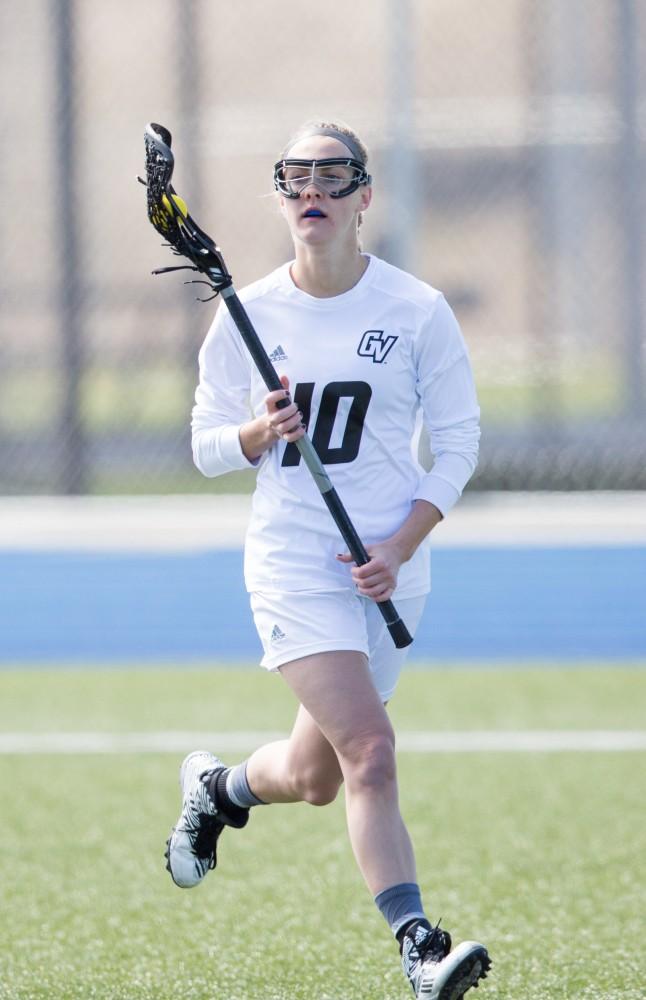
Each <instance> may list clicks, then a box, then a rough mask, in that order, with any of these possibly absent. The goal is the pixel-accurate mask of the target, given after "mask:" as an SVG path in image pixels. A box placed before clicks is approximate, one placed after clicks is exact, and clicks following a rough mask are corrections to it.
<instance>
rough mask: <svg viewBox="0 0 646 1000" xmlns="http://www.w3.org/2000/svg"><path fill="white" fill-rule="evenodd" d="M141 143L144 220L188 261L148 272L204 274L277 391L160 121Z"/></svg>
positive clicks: (325, 482)
mask: <svg viewBox="0 0 646 1000" xmlns="http://www.w3.org/2000/svg"><path fill="white" fill-rule="evenodd" d="M144 143H145V146H146V179H145V180H143V179H142V178H141V177H140V178H139V180H140V181H141V182H142V184H145V185H146V193H147V198H148V218H149V219H150V221H151V222H152V224H153V226H154V227H155V229H156V230H157V232H158V233H159V234H160V235H161V236H163V237H164V239H165V240H166V243H167V245H168V246H170V248H171V250H172V251H173V253H175V254H177V256H179V257H186V258H187V259H188V260H189V261H190V264H182V265H176V266H175V267H162V268H158V269H157V270H156V271H153V274H165V273H167V272H169V271H182V270H188V271H197V272H199V273H200V274H201V275H204V278H202V279H198V280H197V281H195V282H194V283H195V284H199V283H202V284H205V285H207V286H208V287H209V288H210V290H211V291H212V292H213V295H212V296H210V297H209V299H202V300H201V301H205V302H208V301H210V299H211V298H215V296H216V295H218V293H220V294H221V295H222V298H223V299H224V301H225V303H226V305H227V308H228V310H229V312H230V314H231V317H232V319H233V321H234V323H235V325H236V327H237V328H238V330H239V332H240V336H241V337H242V339H243V341H244V343H245V345H246V347H247V349H248V351H249V353H250V354H251V357H252V359H253V361H254V364H255V365H256V367H257V369H258V371H259V372H260V375H261V376H262V379H263V381H264V383H265V385H266V386H267V388H268V389H269V390H270V392H274V391H276V390H281V389H282V388H283V386H282V383H281V381H280V379H279V378H278V375H277V373H276V370H275V368H274V366H273V365H272V363H271V361H270V360H269V356H268V354H267V352H266V351H265V348H264V347H263V345H262V342H261V340H260V338H259V337H258V334H257V333H256V331H255V329H254V327H253V325H252V323H251V320H250V319H249V316H248V315H247V312H246V310H245V308H244V306H243V305H242V303H241V302H240V299H239V298H238V296H237V294H236V292H235V289H234V288H233V279H232V278H231V275H230V274H229V272H228V270H227V267H226V264H225V263H224V258H223V257H222V254H221V252H220V249H219V247H217V246H216V245H215V243H214V242H213V240H212V239H211V238H210V236H207V234H206V233H205V232H204V231H203V230H202V229H200V227H199V226H198V225H197V224H196V222H195V221H194V220H193V219H192V218H191V216H190V215H189V213H188V209H187V208H186V203H185V202H184V201H183V200H182V199H181V198H180V197H179V196H178V195H177V192H176V191H175V189H174V187H173V186H172V184H171V177H172V176H173V168H174V165H175V158H174V156H173V153H172V152H171V148H170V147H171V134H170V132H169V131H168V129H167V128H164V127H163V126H162V125H156V124H155V123H154V122H151V124H150V125H147V126H146V130H145V133H144ZM191 283H193V282H191ZM277 405H278V407H279V408H280V407H284V406H288V405H289V398H286V399H284V400H281V401H280V402H279V403H278V404H277ZM295 444H296V447H297V448H298V450H299V452H300V453H301V455H302V457H303V460H304V462H305V464H306V465H307V468H308V469H309V471H310V473H311V474H312V476H313V478H314V481H315V483H316V485H317V486H318V489H319V491H320V493H321V496H322V497H323V500H324V501H325V503H326V505H327V508H328V510H329V511H330V514H331V515H332V517H333V519H334V522H335V524H336V526H337V528H338V529H339V531H340V532H341V535H342V537H343V540H344V541H345V544H346V545H347V547H348V550H349V552H350V553H351V555H352V558H353V559H354V561H355V562H356V564H357V566H363V565H364V564H365V563H367V562H369V560H370V557H369V555H368V553H367V552H366V550H365V548H364V546H363V543H362V541H361V539H360V538H359V536H358V534H357V532H356V529H355V527H354V525H353V524H352V521H351V520H350V518H349V516H348V513H347V511H346V509H345V507H344V506H343V504H342V503H341V500H340V498H339V495H338V494H337V492H336V490H335V488H334V486H333V485H332V482H331V480H330V477H329V476H328V474H327V472H326V471H325V468H324V467H323V464H322V462H321V460H320V458H319V456H318V454H317V452H316V450H315V448H314V446H313V444H312V442H311V440H310V438H309V437H308V436H307V435H304V436H303V437H302V438H300V439H299V440H298V441H296V442H295ZM376 604H377V607H378V608H379V610H380V612H381V614H382V615H383V618H384V621H385V622H386V625H387V626H388V631H389V632H390V634H391V636H392V639H393V642H394V643H395V646H396V647H397V648H398V649H402V648H403V647H404V646H409V645H410V643H411V642H412V641H413V640H412V637H411V635H410V633H409V631H408V629H407V628H406V626H405V625H404V623H403V621H402V620H401V618H400V617H399V615H398V613H397V610H396V608H395V606H394V604H393V602H392V601H389V600H388V601H377V602H376Z"/></svg>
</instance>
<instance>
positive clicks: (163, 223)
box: [144, 122, 232, 301]
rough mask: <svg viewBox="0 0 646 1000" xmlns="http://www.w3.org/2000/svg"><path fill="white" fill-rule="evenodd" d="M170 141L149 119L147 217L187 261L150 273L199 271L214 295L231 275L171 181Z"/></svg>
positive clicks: (170, 137)
mask: <svg viewBox="0 0 646 1000" xmlns="http://www.w3.org/2000/svg"><path fill="white" fill-rule="evenodd" d="M171 142H172V136H171V134H170V132H169V130H168V129H167V128H164V126H163V125H158V124H157V123H156V122H151V123H150V124H149V125H147V126H146V129H145V132H144V145H145V149H146V179H145V181H144V183H145V185H146V200H147V207H148V218H149V220H150V222H151V223H152V225H153V226H154V227H155V229H156V231H157V232H158V233H159V234H160V236H163V238H164V240H165V241H166V244H167V245H168V246H170V248H171V250H172V251H173V253H175V254H177V255H178V256H180V257H186V258H187V259H188V260H189V261H190V262H191V263H190V265H184V267H182V266H178V267H163V268H158V269H157V270H156V271H153V274H164V273H166V272H168V271H179V270H182V269H184V268H187V269H189V270H193V271H199V272H200V273H201V274H203V275H204V276H205V279H206V281H205V282H204V283H205V284H207V285H208V286H209V287H210V288H211V290H212V291H213V292H214V293H215V295H217V294H218V292H220V291H222V289H223V288H226V287H227V286H228V285H230V284H231V280H232V279H231V275H230V274H229V272H228V271H227V268H226V265H225V263H224V259H223V257H222V254H221V253H220V248H219V247H218V246H216V244H215V243H214V241H213V240H212V239H211V237H210V236H207V234H206V233H205V232H204V231H203V230H202V229H200V227H199V226H198V225H197V223H196V222H195V220H194V219H193V218H191V216H190V215H189V212H188V209H187V208H186V202H185V201H184V200H183V199H182V198H180V197H179V196H178V195H177V192H176V191H175V188H174V187H173V185H172V184H171V178H172V176H173V170H174V167H175V157H174V156H173V153H172V151H171ZM205 301H208V300H205Z"/></svg>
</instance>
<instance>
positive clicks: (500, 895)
mask: <svg viewBox="0 0 646 1000" xmlns="http://www.w3.org/2000/svg"><path fill="white" fill-rule="evenodd" d="M645 705H646V671H644V670H639V669H631V668H628V667H626V668H620V667H617V668H601V667H597V668H594V669H584V668H581V667H580V668H577V669H570V670H565V669H564V670H560V669H556V668H554V667H551V668H545V669H538V668H536V669H527V670H525V671H511V670H508V669H498V670H496V669H485V668H479V669H473V670H470V669H455V670H451V671H443V670H437V669H433V670H429V671H415V670H411V671H409V672H408V673H407V675H406V677H405V679H404V680H403V682H402V684H401V688H400V691H399V692H398V694H397V696H396V698H395V699H394V701H393V704H392V715H393V718H394V721H395V723H396V726H397V729H398V730H400V731H406V730H420V729H423V728H431V729H476V728H477V729H523V728H528V729H532V728H534V729H545V728H559V729H563V728H570V729H583V728H604V729H622V728H624V729H631V728H632V729H634V728H644V718H645V717H646V716H645V713H644V708H645ZM293 707H294V706H293V701H292V698H291V696H290V695H289V694H288V693H287V692H286V691H285V690H284V688H283V685H282V682H281V681H280V680H279V679H278V678H275V677H267V676H266V675H265V674H264V673H261V672H258V671H251V670H246V671H245V670H224V669H213V670H210V671H207V670H190V671H181V670H179V669H171V668H166V669H163V670H157V669H145V670H142V669H137V670H126V669H119V670H114V671H108V670H96V671H95V670H89V669H88V670H55V669H52V670H33V671H28V670H23V671H18V670H16V671H4V672H0V728H1V730H2V731H4V732H7V731H16V730H19V731H27V730H28V731H30V732H44V731H47V732H51V731H57V730H64V731H75V730H78V731H88V730H90V731H91V730H105V731H110V732H117V731H122V732H123V731H135V730H157V729H159V730H168V729H172V730H187V729H195V730H202V731H204V730H212V731H214V733H216V732H218V731H220V732H226V731H232V730H241V729H244V730H268V729H278V730H282V729H284V728H286V727H288V725H289V722H290V719H291V716H292V714H293ZM213 749H214V750H217V747H213ZM645 763H646V759H645V755H644V754H643V753H636V752H616V753H599V752H596V753H583V752H571V753H479V754H476V753H458V754H450V753H437V754H418V753H402V754H400V760H399V770H400V786H401V801H402V810H403V813H404V815H405V818H406V820H407V822H408V825H409V828H410V832H411V834H412V837H413V840H414V843H415V845H416V850H417V861H418V870H419V879H420V882H421V884H422V888H423V891H424V895H425V898H426V900H427V906H428V909H429V911H430V915H431V916H433V917H436V918H437V917H439V916H442V918H443V921H442V922H443V925H444V926H446V927H447V928H448V929H450V930H451V932H452V933H453V934H454V938H455V939H456V940H461V939H464V938H472V937H475V938H477V939H480V940H483V941H484V942H485V943H486V944H487V946H488V947H489V949H490V952H491V955H492V958H493V962H494V965H493V969H492V973H491V975H490V977H489V978H488V979H487V980H486V982H485V983H484V984H482V986H481V987H480V989H479V991H478V993H477V994H475V993H474V994H473V997H474V1000H475V998H476V997H478V1000H487V998H489V1000H494V998H495V1000H502V998H505V1000H545V998H550V1000H552V998H563V1000H565V998H568V1000H569V998H582V1000H584V998H585V1000H642V998H643V996H644V992H643V984H644V982H646V958H645V957H644V953H643V949H642V948H641V945H640V940H641V935H642V932H643V921H644V884H645V881H646V860H645V859H646V824H644V801H645V792H646V778H645V777H644V774H645V771H646V768H645V767H644V765H645ZM178 764H179V758H178V755H177V754H132V755H126V754H104V755H102V754H87V755H69V754H51V755H45V754H40V755H28V754H26V755H17V754H5V755H2V756H0V838H1V840H0V842H1V844H2V852H1V853H0V940H1V941H2V948H1V949H0V997H2V998H11V1000H13V998H16V1000H27V998H34V1000H35V998H39V1000H40V998H43V1000H45V998H47V1000H64V998H65V1000H67V998H78V1000H86V998H101V1000H103V998H105V1000H108V998H133V1000H153V998H154V1000H171V998H172V1000H176V998H180V997H181V998H194V1000H212V998H217V1000H237V998H241V1000H242V998H249V1000H306V998H307V1000H373V998H375V1000H376V998H384V1000H405V998H408V997H410V995H411V994H410V989H409V987H408V985H407V984H406V982H405V980H404V979H403V977H402V974H401V971H400V969H399V963H398V954H397V949H396V947H395V945H394V943H393V941H392V940H391V938H390V936H389V932H388V929H387V928H386V925H385V924H384V923H383V920H382V918H381V916H380V915H379V913H378V912H377V911H376V909H375V907H374V904H373V902H372V900H371V898H370V896H369V894H368V892H367V891H366V889H365V888H364V886H363V883H362V880H361V878H360V876H359V874H358V872H357V870H356V867H355V864H354V861H353V858H352V854H351V851H350V848H349V846H348V842H347V837H346V833H345V823H344V811H343V796H342V795H341V796H340V798H339V799H338V800H337V802H336V803H334V804H333V805H332V806H328V807H326V808H324V809H317V808H314V807H310V806H306V805H295V806H283V807H273V808H259V809H257V810H255V811H254V813H253V815H252V820H251V822H250V823H249V825H248V827H247V828H246V829H245V830H243V831H239V832H238V831H225V833H224V835H223V837H222V841H221V849H220V863H219V866H218V869H217V871H216V872H215V873H211V874H210V875H209V877H208V879H207V880H206V882H205V883H204V885H202V886H200V887H198V888H197V889H195V890H192V891H185V890H180V889H178V888H176V887H175V886H174V885H173V884H172V882H171V880H170V878H169V876H168V874H167V873H166V871H165V870H164V859H163V849H164V841H165V838H166V837H167V835H168V831H169V828H170V826H171V825H172V823H173V822H174V820H175V819H176V817H177V814H178V809H179V793H178V787H177V767H178ZM471 995H472V994H469V1000H470V998H471Z"/></svg>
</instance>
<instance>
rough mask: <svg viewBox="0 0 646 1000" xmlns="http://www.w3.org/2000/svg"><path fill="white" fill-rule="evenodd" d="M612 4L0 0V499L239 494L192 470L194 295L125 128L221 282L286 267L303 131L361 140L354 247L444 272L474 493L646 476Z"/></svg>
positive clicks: (637, 289)
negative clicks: (462, 381) (363, 189)
mask: <svg viewBox="0 0 646 1000" xmlns="http://www.w3.org/2000/svg"><path fill="white" fill-rule="evenodd" d="M645 39H646V8H645V7H644V5H643V4H641V3H639V2H638V0H541V3H536V2H535V0H490V2H489V3H487V4H476V3H474V2H473V0H434V2H433V3H428V2H426V0H355V2H354V3H352V4H347V3H345V2H341V0H329V2H328V3H327V4H325V5H324V7H323V8H321V7H317V6H316V5H313V4H311V3H305V2H301V0H294V2H293V3H292V4H290V5H288V7H286V8H277V7H276V6H275V5H272V4H267V3H266V2H265V0H246V2H245V3H243V4H219V3H215V2H211V3H207V2H206V0H155V3H154V4H151V3H150V0H127V2H126V0H112V2H111V3H109V4H106V3H99V0H21V3H20V4H16V3H14V4H9V3H5V4H2V5H0V57H1V58H0V92H1V94H2V97H1V99H0V100H1V105H0V132H1V135H2V145H3V155H2V158H1V160H0V185H1V186H0V189H1V190H2V196H3V197H2V201H3V210H2V214H1V217H0V297H1V303H2V304H1V308H0V324H1V329H0V492H3V493H7V494H21V493H72V494H73V493H86V492H89V493H106V492H107V493H118V492H125V493H133V492H148V493H154V492H169V491H170V492H191V491H195V490H201V489H208V490H213V489H228V490H237V489H248V488H250V487H251V485H252V484H251V481H250V478H249V475H248V474H246V473H245V474H240V475H239V476H238V475H232V476H230V477H225V478H224V479H223V480H222V481H219V482H216V483H213V482H207V481H205V480H203V479H202V477H200V475H199V474H198V473H197V471H196V470H194V469H193V467H192V463H191V457H190V446H189V430H188V425H189V415H190V409H191V405H192V395H193V391H194V385H195V381H196V360H197V352H198V349H199V346H200V343H201V341H202V339H203V337H204V334H205V332H206V330H207V328H208V326H209V323H210V320H211V317H212V314H213V306H214V304H210V305H203V304H201V303H198V302H196V301H195V294H194V291H195V290H194V288H191V287H190V286H189V287H188V288H185V287H184V286H183V285H182V284H181V281H180V280H179V278H178V277H177V276H174V277H166V278H152V277H150V271H151V270H152V269H153V268H154V267H156V266H160V265H164V264H169V263H171V260H170V258H169V254H168V251H167V250H165V249H162V248H161V247H160V246H159V240H158V238H157V237H156V235H155V233H154V231H153V230H152V228H151V227H150V225H149V223H148V221H147V218H146V211H145V198H144V192H143V189H142V188H140V187H139V185H137V183H136V180H135V176H136V174H137V173H138V172H141V170H142V166H143V128H144V125H145V124H146V122H148V121H150V120H153V121H157V122H161V123H162V124H164V125H166V126H167V127H169V128H170V129H171V131H172V132H173V136H174V146H175V149H176V152H177V166H176V176H175V180H176V187H177V188H178V189H179V191H180V192H181V194H182V195H183V196H184V197H185V198H186V199H187V201H188V203H189V206H190V209H191V212H192V214H193V215H194V217H196V218H197V219H198V221H199V222H200V224H202V225H203V226H204V228H205V229H206V230H207V231H208V232H210V233H211V234H212V235H214V236H215V237H216V238H217V240H218V242H219V243H220V245H221V246H222V247H223V249H224V252H225V256H226V259H227V263H228V265H229V267H230V269H231V271H232V273H233V275H234V278H235V281H236V285H237V287H241V286H242V285H244V284H245V283H246V282H248V281H251V280H254V279H255V278H257V277H259V276H260V275H261V274H263V273H266V272H267V271H269V270H270V269H271V268H273V267H275V266H277V265H278V264H279V263H281V262H282V261H283V260H285V259H287V258H288V257H289V256H291V246H290V242H289V238H288V234H287V231H286V229H285V227H284V225H283V223H282V220H281V219H280V216H279V214H278V212H277V209H276V204H275V201H274V198H273V197H272V194H271V191H272V184H271V167H272V164H273V162H274V159H275V158H276V155H277V153H278V152H279V151H280V150H281V148H282V146H283V145H284V143H285V141H286V138H287V137H288V136H289V135H290V134H291V133H292V131H293V130H294V128H295V127H296V126H297V125H299V124H300V123H301V121H303V120H305V119H308V118H311V117H318V116H324V117H326V118H333V119H334V118H341V119H343V120H346V121H348V122H350V124H352V125H353V126H354V127H355V128H356V130H357V131H358V132H359V134H360V135H361V136H362V137H363V138H364V139H365V140H366V142H367V144H368V146H369V148H370V150H371V172H372V174H373V177H374V179H375V197H374V200H373V205H372V206H371V208H370V211H369V212H368V213H367V217H366V221H365V226H364V230H363V243H364V246H365V248H366V249H367V250H373V251H374V252H375V253H377V254H379V255H381V256H384V257H386V258H387V259H389V260H391V261H392V262H393V263H395V264H399V265H400V266H403V267H406V268H409V269H410V270H412V271H414V272H415V273H416V274H417V275H418V276H419V277H421V278H423V279H425V280H427V281H429V282H430V283H431V284H433V285H435V286H436V287H439V288H441V289H442V290H443V291H444V292H445V293H446V295H447V298H448V299H449V301H450V302H451V303H452V305H453V307H454V309H455V311H456V313H457V315H458V317H459V319H460V322H461V324H462V327H463V330H464V332H465V335H466V337H467V340H468V342H469V345H470V349H471V352H472V357H473V362H474V367H475V372H476V379H477V383H478V387H479V394H480V398H481V404H482V412H483V439H482V458H481V463H480V467H479V470H478V473H477V475H476V477H475V479H474V480H473V483H472V488H474V489H478V488H480V489H490V488H496V489H506V488H509V489H515V488H523V489H527V488H544V489H589V488H616V487H619V488H633V489H634V488H644V487H646V402H645V373H644V293H643V289H644V284H645V282H644V278H645V277H646V267H645V260H644V245H643V244H644V237H643V231H644V214H645V213H644V189H643V181H642V177H643V170H644V163H643V151H644V136H645V134H646V113H645V108H646V105H645V103H644V80H643V73H644V70H643V67H644V66H645V65H646V59H645V55H646V53H645Z"/></svg>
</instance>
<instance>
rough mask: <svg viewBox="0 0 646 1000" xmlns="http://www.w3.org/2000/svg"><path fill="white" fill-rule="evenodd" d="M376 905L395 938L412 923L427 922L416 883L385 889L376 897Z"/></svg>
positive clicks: (403, 883) (404, 883)
mask: <svg viewBox="0 0 646 1000" xmlns="http://www.w3.org/2000/svg"><path fill="white" fill-rule="evenodd" d="M375 903H376V904H377V906H378V907H379V909H380V910H381V912H382V913H383V915H384V918H385V920H386V923H387V924H388V925H389V926H390V929H391V931H392V932H393V934H394V935H395V937H396V936H397V933H398V931H400V930H401V929H402V927H405V926H406V924H409V923H411V921H413V920H426V914H425V913H424V907H423V906H422V896H421V893H420V889H419V886H418V885H417V883H416V882H402V883H401V884H400V885H392V886H391V887H390V888H389V889H384V890H383V892H379V893H377V895H376V896H375Z"/></svg>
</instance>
